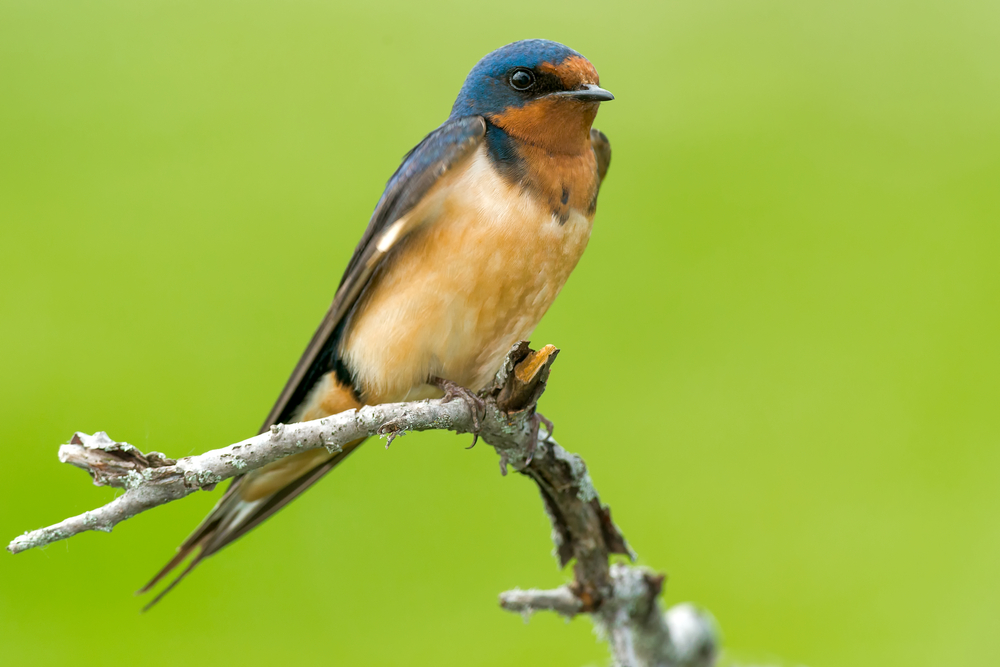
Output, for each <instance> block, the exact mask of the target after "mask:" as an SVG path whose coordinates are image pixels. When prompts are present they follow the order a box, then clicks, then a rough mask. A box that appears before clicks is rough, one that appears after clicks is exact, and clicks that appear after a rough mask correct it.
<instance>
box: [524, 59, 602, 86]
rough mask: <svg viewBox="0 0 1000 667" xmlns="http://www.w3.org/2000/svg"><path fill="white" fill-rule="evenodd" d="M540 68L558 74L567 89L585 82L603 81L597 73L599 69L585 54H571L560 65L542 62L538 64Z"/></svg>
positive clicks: (598, 82) (597, 82) (596, 82)
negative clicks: (595, 67)
mask: <svg viewBox="0 0 1000 667" xmlns="http://www.w3.org/2000/svg"><path fill="white" fill-rule="evenodd" d="M538 69H539V70H541V71H543V72H546V73H548V74H555V75H556V76H558V77H559V79H560V80H562V82H563V86H565V87H566V89H567V90H572V89H574V88H578V87H579V86H582V85H583V84H585V83H593V84H600V83H601V79H600V77H599V76H598V75H597V70H596V69H594V66H593V65H591V64H590V61H589V60H587V59H586V58H584V57H583V56H570V57H569V58H566V59H565V60H563V61H562V62H561V63H559V64H558V65H553V64H552V63H542V64H541V65H539V66H538Z"/></svg>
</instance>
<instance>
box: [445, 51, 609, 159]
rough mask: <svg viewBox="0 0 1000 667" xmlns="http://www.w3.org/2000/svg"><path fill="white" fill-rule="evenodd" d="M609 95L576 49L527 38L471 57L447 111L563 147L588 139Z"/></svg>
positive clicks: (551, 146) (567, 148)
mask: <svg viewBox="0 0 1000 667" xmlns="http://www.w3.org/2000/svg"><path fill="white" fill-rule="evenodd" d="M613 99H614V95H612V94H611V93H609V92H608V91H606V90H604V89H603V88H601V87H600V77H598V75H597V70H596V69H594V66H593V65H591V64H590V61H589V60H587V59H586V58H584V57H583V56H581V55H580V54H579V53H577V52H576V51H574V50H573V49H571V48H569V47H566V46H563V45H562V44H558V43H556V42H550V41H548V40H546V39H526V40H522V41H520V42H514V43H513V44H508V45H507V46H504V47H501V48H499V49H497V50H496V51H494V52H492V53H490V54H488V55H487V56H486V57H484V58H483V59H482V60H480V61H479V62H478V63H476V66H475V67H473V68H472V71H471V72H469V76H467V77H466V79H465V83H464V84H463V85H462V90H461V91H460V92H459V94H458V99H457V100H455V106H454V107H452V111H451V117H452V118H461V117H463V116H472V115H481V116H485V117H486V119H487V120H489V121H490V122H491V123H493V124H494V125H497V126H498V127H500V128H502V129H503V130H504V131H505V132H507V133H508V134H510V135H512V136H514V137H516V138H518V139H520V140H522V141H526V142H528V143H533V144H537V145H541V146H544V147H546V148H548V149H549V150H552V151H558V152H562V151H567V152H568V151H572V150H575V149H576V148H577V147H578V146H581V145H584V144H586V145H589V141H590V126H591V124H592V123H593V122H594V117H595V116H597V108H598V106H600V103H601V102H608V101H610V100H613Z"/></svg>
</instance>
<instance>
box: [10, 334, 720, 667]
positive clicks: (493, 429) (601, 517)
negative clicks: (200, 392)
mask: <svg viewBox="0 0 1000 667" xmlns="http://www.w3.org/2000/svg"><path fill="white" fill-rule="evenodd" d="M558 353H559V350H558V349H557V348H555V347H554V346H552V345H547V346H545V347H543V348H542V349H541V350H537V351H535V350H532V349H531V348H530V347H529V345H528V343H527V342H525V341H521V342H519V343H517V344H515V345H514V346H513V347H512V348H511V350H510V352H509V353H508V354H507V357H506V359H505V360H504V363H503V365H502V366H501V368H500V370H499V371H498V372H497V375H496V378H495V380H494V382H493V384H492V385H491V386H490V387H488V388H487V389H486V390H485V391H483V392H481V393H480V395H479V396H478V397H477V398H476V400H475V401H467V400H449V399H448V398H446V399H436V400H424V401H415V402H411V403H393V404H386V405H378V406H367V407H364V408H361V409H359V410H348V411H346V412H343V413H340V414H337V415H333V416H331V417H325V418H323V419H317V420H314V421H309V422H301V423H296V424H276V425H275V426H272V427H271V429H270V430H269V431H266V432H264V433H262V434H260V435H256V436H254V437H252V438H247V439H246V440H243V441H241V442H238V443H236V444H233V445H230V446H228V447H223V448H221V449H216V450H212V451H209V452H205V453H204V454H199V455H196V456H188V457H184V458H181V459H177V460H175V459H171V458H168V457H167V456H165V455H163V454H161V453H159V452H149V453H148V454H144V453H142V452H140V451H139V450H138V449H136V448H135V447H133V446H132V445H129V444H128V443H125V442H116V441H114V440H113V439H112V438H110V437H109V436H108V435H107V434H106V433H104V432H102V431H100V432H98V433H95V434H94V435H87V434H85V433H76V434H75V435H74V436H73V437H72V438H71V440H70V442H69V443H68V444H66V445H63V446H62V447H60V448H59V460H60V461H62V462H63V463H69V464H71V465H74V466H76V467H79V468H82V469H83V470H86V471H87V472H88V473H89V474H90V476H91V477H92V479H93V481H94V484H95V485H97V486H113V487H117V488H122V489H125V493H124V494H123V495H121V496H119V497H118V498H116V499H114V500H112V501H111V502H110V503H108V504H107V505H105V506H103V507H100V508H97V509H95V510H91V511H89V512H84V513H83V514H81V515H78V516H75V517H70V518H68V519H65V520H63V521H60V522H59V523H57V524H54V525H52V526H48V527H46V528H40V529H38V530H34V531H30V532H27V533H25V534H24V535H21V536H19V537H17V538H15V539H14V540H13V541H12V542H11V543H10V545H8V547H7V550H8V551H10V552H11V553H20V552H22V551H26V550H28V549H32V548H35V547H41V546H45V545H47V544H51V543H52V542H56V541H58V540H63V539H67V538H69V537H71V536H73V535H77V534H79V533H82V532H86V531H89V530H99V531H104V532H110V531H111V529H112V528H113V527H114V526H115V525H117V524H118V523H120V522H121V521H124V520H126V519H129V518H131V517H133V516H135V515H136V514H139V513H140V512H143V511H145V510H148V509H151V508H153V507H156V506H158V505H162V504H165V503H167V502H171V501H173V500H178V499H180V498H183V497H185V496H187V495H188V494H190V493H193V492H195V491H197V490H199V489H202V490H211V489H213V488H214V487H215V485H216V484H217V483H219V482H220V481H223V480H225V479H228V478H230V477H234V476H236V475H239V474H242V473H246V472H249V471H251V470H254V469H256V468H260V467H262V466H264V465H267V464H268V463H271V462H272V461H277V460H278V459H281V458H284V457H285V456H288V455H290V454H295V453H297V452H301V451H303V450H306V449H312V448H318V447H325V448H327V449H328V450H330V451H337V450H339V449H340V448H341V447H343V446H344V445H345V444H347V443H348V442H351V441H354V440H357V439H359V438H364V437H369V436H379V437H384V438H385V439H386V447H388V446H389V445H390V444H391V443H392V442H393V440H394V439H395V438H397V437H400V436H402V435H405V434H406V433H407V432H408V431H426V430H451V431H456V432H459V433H475V434H477V435H478V436H479V437H481V438H482V439H483V440H485V441H486V442H487V443H489V444H490V445H491V446H492V447H493V448H494V449H495V450H496V451H497V453H498V454H499V456H500V469H501V472H502V473H503V474H505V475H506V474H507V471H508V469H513V470H515V471H516V472H518V473H520V474H523V475H527V476H528V477H530V478H531V479H532V480H534V482H535V483H536V484H537V486H538V489H539V492H540V494H541V497H542V503H543V506H544V508H545V511H546V514H547V515H548V517H549V520H550V522H551V524H552V540H553V542H554V543H555V547H556V548H555V555H556V558H557V560H558V561H559V565H560V567H565V566H566V565H568V564H569V563H570V562H574V566H573V574H574V579H573V582H572V583H570V584H567V585H565V586H560V587H559V588H556V589H553V590H548V591H543V590H536V589H531V590H521V589H514V590H511V591H507V592H505V593H502V594H501V595H500V606H501V607H502V608H503V609H506V610H508V611H512V612H516V613H520V614H522V615H524V616H525V618H527V617H528V616H530V614H532V613H534V612H535V611H554V612H556V613H559V614H562V615H563V616H566V617H567V618H572V617H574V616H576V615H578V614H583V613H586V614H589V615H590V616H591V617H592V619H593V621H594V623H595V625H596V626H597V629H598V632H599V633H600V634H601V635H602V636H604V637H605V638H606V639H607V641H608V643H609V645H610V647H611V650H612V654H613V656H614V659H615V664H616V665H621V666H622V667H626V666H627V667H653V666H657V667H709V666H710V665H712V664H714V661H715V658H716V654H717V647H718V639H717V631H716V629H715V626H714V623H713V622H712V621H711V617H710V616H708V615H707V614H706V613H704V612H701V611H698V610H697V609H695V608H694V607H692V606H690V605H678V606H676V607H674V608H672V609H671V610H670V611H669V612H667V613H666V614H664V613H663V612H662V611H661V609H660V604H659V602H658V597H659V595H660V592H661V589H662V587H663V582H664V579H665V578H664V576H663V575H658V574H656V573H654V572H652V571H650V570H648V569H645V568H640V567H635V566H632V565H627V564H624V563H615V564H609V560H610V557H611V556H612V555H613V554H619V555H621V556H625V557H626V558H628V559H629V560H631V561H634V560H635V554H634V553H633V551H632V550H631V548H630V547H629V546H628V543H627V542H626V541H625V538H624V536H623V535H622V533H621V531H620V530H619V529H618V527H617V526H616V525H615V523H614V522H613V521H612V519H611V510H610V508H608V507H607V506H606V505H603V504H601V501H600V498H599V496H598V493H597V491H596V489H595V488H594V485H593V482H592V480H591V478H590V474H589V473H588V471H587V466H586V464H585V463H584V462H583V459H581V458H580V457H579V456H577V455H575V454H571V453H569V452H567V451H566V450H564V449H563V448H562V447H560V446H559V444H558V443H556V441H555V440H553V439H552V423H551V422H549V421H548V420H546V419H545V418H544V417H542V416H541V415H539V414H538V413H537V412H536V405H537V402H538V399H539V398H540V397H541V395H542V393H543V392H544V391H545V386H546V383H547V382H548V378H549V372H550V369H551V367H552V364H553V362H554V361H555V359H556V356H557V355H558ZM455 397H456V398H459V396H455ZM480 402H481V403H482V406H480V405H479V403H480ZM473 403H475V404H473ZM477 413H479V414H477ZM480 415H481V418H480Z"/></svg>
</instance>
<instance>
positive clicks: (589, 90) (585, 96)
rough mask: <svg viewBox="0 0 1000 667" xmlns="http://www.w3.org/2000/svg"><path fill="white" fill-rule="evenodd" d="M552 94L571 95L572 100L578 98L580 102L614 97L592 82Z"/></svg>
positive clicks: (605, 100) (607, 99)
mask: <svg viewBox="0 0 1000 667" xmlns="http://www.w3.org/2000/svg"><path fill="white" fill-rule="evenodd" d="M552 94H553V95H558V96H560V97H572V98H573V99H574V100H580V101H581V102H610V101H611V100H613V99H615V96H614V95H612V94H611V93H610V92H609V91H607V90H604V89H603V88H601V87H600V86H595V85H594V84H592V83H588V84H584V85H583V86H580V87H579V88H577V89H576V90H561V91H559V92H558V93H552Z"/></svg>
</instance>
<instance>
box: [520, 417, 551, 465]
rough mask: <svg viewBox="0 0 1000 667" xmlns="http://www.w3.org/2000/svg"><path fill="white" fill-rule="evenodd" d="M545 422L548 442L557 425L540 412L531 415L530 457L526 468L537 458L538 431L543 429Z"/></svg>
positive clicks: (526, 462)
mask: <svg viewBox="0 0 1000 667" xmlns="http://www.w3.org/2000/svg"><path fill="white" fill-rule="evenodd" d="M543 424H544V425H545V432H546V433H547V435H546V437H545V441H546V442H548V441H549V438H551V437H552V431H553V429H554V428H555V426H554V425H553V424H552V422H551V421H549V420H548V419H546V418H545V416H544V415H542V414H541V413H539V412H536V413H535V414H534V415H532V416H531V440H529V441H528V457H527V459H526V460H525V461H524V467H525V468H527V467H528V466H529V465H531V462H532V460H534V458H535V449H536V448H537V447H538V432H539V431H540V430H541V427H542V425H543Z"/></svg>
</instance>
